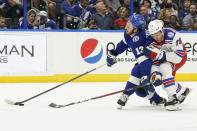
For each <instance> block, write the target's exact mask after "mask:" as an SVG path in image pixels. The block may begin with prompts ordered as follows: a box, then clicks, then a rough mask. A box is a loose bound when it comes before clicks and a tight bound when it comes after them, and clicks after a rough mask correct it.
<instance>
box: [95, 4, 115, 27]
mask: <svg viewBox="0 0 197 131" xmlns="http://www.w3.org/2000/svg"><path fill="white" fill-rule="evenodd" d="M96 10H97V13H95V14H93V16H92V18H93V19H95V20H96V22H97V23H98V27H99V28H100V29H101V30H110V29H113V19H112V17H111V15H110V14H109V13H107V12H106V5H105V4H104V3H103V2H98V3H97V4H96Z"/></svg>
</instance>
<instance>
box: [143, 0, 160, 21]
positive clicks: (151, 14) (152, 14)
mask: <svg viewBox="0 0 197 131" xmlns="http://www.w3.org/2000/svg"><path fill="white" fill-rule="evenodd" d="M143 6H145V7H146V8H147V9H148V15H149V17H150V18H151V19H152V20H154V19H157V16H158V14H159V11H158V10H157V8H156V7H154V8H151V2H150V0H144V2H143Z"/></svg>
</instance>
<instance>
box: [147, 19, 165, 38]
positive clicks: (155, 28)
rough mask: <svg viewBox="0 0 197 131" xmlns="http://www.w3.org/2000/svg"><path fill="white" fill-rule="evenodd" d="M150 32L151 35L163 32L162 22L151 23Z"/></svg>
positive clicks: (154, 21)
mask: <svg viewBox="0 0 197 131" xmlns="http://www.w3.org/2000/svg"><path fill="white" fill-rule="evenodd" d="M148 31H149V33H150V34H151V35H152V34H155V33H157V32H159V31H163V22H162V21H161V20H153V21H151V22H150V23H149V25H148Z"/></svg>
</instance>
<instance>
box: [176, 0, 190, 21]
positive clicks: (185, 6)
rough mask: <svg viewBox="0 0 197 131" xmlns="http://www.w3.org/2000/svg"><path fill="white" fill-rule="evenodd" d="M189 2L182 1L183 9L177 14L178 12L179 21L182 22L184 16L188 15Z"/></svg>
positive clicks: (186, 0)
mask: <svg viewBox="0 0 197 131" xmlns="http://www.w3.org/2000/svg"><path fill="white" fill-rule="evenodd" d="M190 4H191V3H190V0H184V3H183V7H182V8H180V9H179V12H178V17H179V20H182V19H183V18H184V17H185V16H186V15H188V14H189V6H190Z"/></svg>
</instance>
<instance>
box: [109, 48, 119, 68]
mask: <svg viewBox="0 0 197 131" xmlns="http://www.w3.org/2000/svg"><path fill="white" fill-rule="evenodd" d="M117 55H118V53H116V51H115V50H110V51H109V55H107V66H109V67H111V66H112V65H114V64H115V63H117V61H116V56H117Z"/></svg>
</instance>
